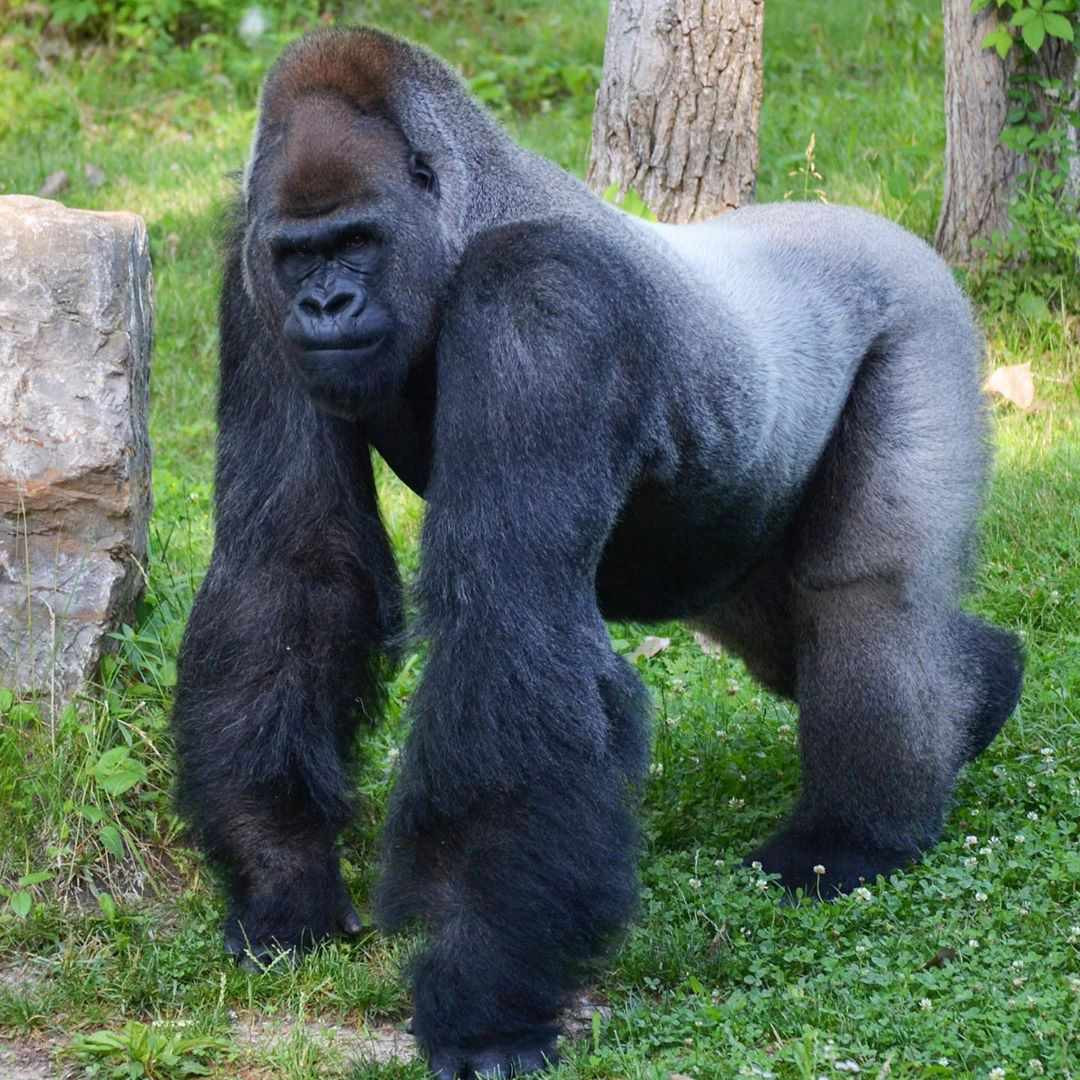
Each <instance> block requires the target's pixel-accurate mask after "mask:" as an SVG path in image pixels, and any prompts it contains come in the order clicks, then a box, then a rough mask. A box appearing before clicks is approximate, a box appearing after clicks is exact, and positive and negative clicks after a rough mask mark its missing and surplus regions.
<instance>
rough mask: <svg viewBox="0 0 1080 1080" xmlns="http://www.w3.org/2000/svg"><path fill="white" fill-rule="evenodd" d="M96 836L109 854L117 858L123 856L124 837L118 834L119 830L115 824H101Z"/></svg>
mask: <svg viewBox="0 0 1080 1080" xmlns="http://www.w3.org/2000/svg"><path fill="white" fill-rule="evenodd" d="M98 837H99V839H100V840H101V843H102V845H103V846H104V848H105V850H106V851H107V852H108V853H109V854H110V855H115V856H116V857H117V858H118V859H122V858H123V857H124V838H123V836H121V835H120V830H119V829H118V828H117V827H116V826H115V825H104V826H102V829H101V831H100V832H99V833H98Z"/></svg>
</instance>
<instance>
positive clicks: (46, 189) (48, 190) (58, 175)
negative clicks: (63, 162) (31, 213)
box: [38, 169, 71, 199]
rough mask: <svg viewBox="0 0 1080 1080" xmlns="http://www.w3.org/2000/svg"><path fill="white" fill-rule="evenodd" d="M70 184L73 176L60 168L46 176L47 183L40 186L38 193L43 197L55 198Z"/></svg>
mask: <svg viewBox="0 0 1080 1080" xmlns="http://www.w3.org/2000/svg"><path fill="white" fill-rule="evenodd" d="M70 186H71V177H70V176H68V174H67V173H66V172H65V171H64V170H63V169H58V170H57V171H56V172H54V173H49V175H48V176H46V177H45V183H44V184H42V185H41V187H39V188H38V195H39V196H40V197H41V198H42V199H55V198H56V196H57V195H59V194H60V193H61V192H62V191H67V189H68V188H69V187H70Z"/></svg>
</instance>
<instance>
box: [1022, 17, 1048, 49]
mask: <svg viewBox="0 0 1080 1080" xmlns="http://www.w3.org/2000/svg"><path fill="white" fill-rule="evenodd" d="M1020 36H1021V37H1022V38H1023V39H1024V44H1025V45H1026V46H1027V47H1028V48H1029V49H1030V50H1031V51H1032V52H1038V51H1039V49H1041V48H1042V43H1043V42H1044V41H1045V40H1046V27H1045V26H1044V25H1043V16H1042V15H1040V16H1039V17H1038V18H1037V19H1032V20H1031V22H1029V23H1025V24H1024V28H1023V30H1021V31H1020Z"/></svg>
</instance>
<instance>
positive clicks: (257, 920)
mask: <svg viewBox="0 0 1080 1080" xmlns="http://www.w3.org/2000/svg"><path fill="white" fill-rule="evenodd" d="M363 931H364V921H363V919H362V918H361V917H360V915H359V914H358V913H357V911H356V908H355V907H354V906H353V902H352V898H351V897H350V896H349V892H348V889H346V888H345V885H344V883H342V882H341V881H340V880H339V881H338V882H337V886H336V888H335V889H334V890H333V891H332V896H331V899H330V901H329V902H328V901H327V900H326V899H325V898H324V897H323V896H321V895H317V894H316V893H313V892H309V893H307V894H306V895H292V896H291V897H290V902H289V903H288V905H287V906H286V905H284V904H282V903H279V902H275V901H274V900H273V899H272V898H262V899H251V900H249V901H247V902H246V903H242V904H241V903H237V904H235V906H234V908H233V911H232V912H231V913H230V915H229V917H228V918H227V919H226V920H225V952H226V954H227V955H228V956H232V957H234V958H235V959H236V961H237V963H238V964H239V965H240V967H242V968H243V969H244V970H245V971H250V972H258V971H262V970H264V969H265V968H266V967H267V966H269V965H270V964H271V963H272V962H274V961H275V960H276V959H277V958H278V957H279V956H280V955H281V954H282V953H288V954H290V956H291V957H292V959H293V960H296V959H299V957H300V956H301V955H302V954H303V953H304V952H306V951H307V950H309V949H311V948H314V946H316V945H317V944H318V943H319V942H321V941H325V940H327V939H328V938H331V937H336V936H345V937H356V936H357V935H359V934H361V933H363Z"/></svg>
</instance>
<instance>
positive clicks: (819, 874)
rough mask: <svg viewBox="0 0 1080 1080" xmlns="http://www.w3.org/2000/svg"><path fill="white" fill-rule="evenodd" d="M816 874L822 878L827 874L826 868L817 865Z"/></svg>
mask: <svg viewBox="0 0 1080 1080" xmlns="http://www.w3.org/2000/svg"><path fill="white" fill-rule="evenodd" d="M814 873H815V874H817V876H818V877H821V875H822V874H824V873H825V867H824V866H822V865H821V863H815V864H814Z"/></svg>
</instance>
